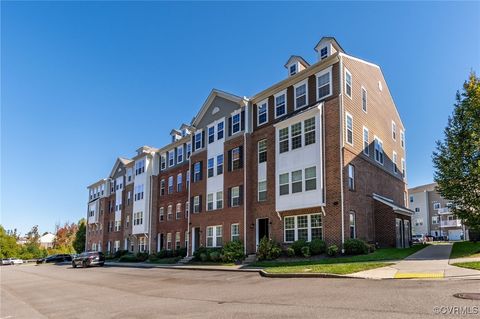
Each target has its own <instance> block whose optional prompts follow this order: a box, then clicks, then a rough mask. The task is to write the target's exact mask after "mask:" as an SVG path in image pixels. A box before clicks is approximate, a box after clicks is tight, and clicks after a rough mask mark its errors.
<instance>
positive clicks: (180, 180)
mask: <svg viewBox="0 0 480 319" xmlns="http://www.w3.org/2000/svg"><path fill="white" fill-rule="evenodd" d="M182 186H183V177H182V173H179V174H177V192H179V193H180V192H181V191H182Z"/></svg>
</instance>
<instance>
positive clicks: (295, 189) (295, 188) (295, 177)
mask: <svg viewBox="0 0 480 319" xmlns="http://www.w3.org/2000/svg"><path fill="white" fill-rule="evenodd" d="M302 189H303V187H302V170H298V171H293V172H292V194H294V193H300V192H302Z"/></svg>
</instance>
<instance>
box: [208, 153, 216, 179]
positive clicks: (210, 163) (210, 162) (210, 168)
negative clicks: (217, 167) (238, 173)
mask: <svg viewBox="0 0 480 319" xmlns="http://www.w3.org/2000/svg"><path fill="white" fill-rule="evenodd" d="M213 170H214V159H213V158H209V159H208V162H207V175H208V177H213V173H214V171H213Z"/></svg>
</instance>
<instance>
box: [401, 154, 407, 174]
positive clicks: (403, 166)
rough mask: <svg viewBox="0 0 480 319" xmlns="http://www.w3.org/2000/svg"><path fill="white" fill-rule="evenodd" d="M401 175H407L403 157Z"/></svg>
mask: <svg viewBox="0 0 480 319" xmlns="http://www.w3.org/2000/svg"><path fill="white" fill-rule="evenodd" d="M402 176H403V178H405V176H407V168H406V167H405V159H403V158H402Z"/></svg>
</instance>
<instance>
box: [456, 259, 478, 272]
mask: <svg viewBox="0 0 480 319" xmlns="http://www.w3.org/2000/svg"><path fill="white" fill-rule="evenodd" d="M453 265H454V266H457V267H462V268H470V269H475V270H480V261H472V262H467V263H456V264H453Z"/></svg>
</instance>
